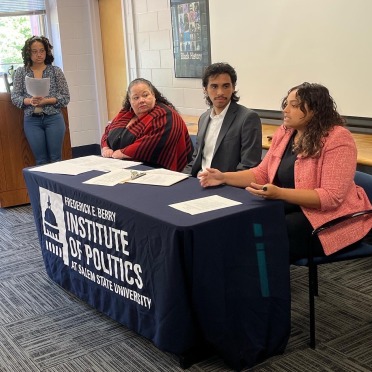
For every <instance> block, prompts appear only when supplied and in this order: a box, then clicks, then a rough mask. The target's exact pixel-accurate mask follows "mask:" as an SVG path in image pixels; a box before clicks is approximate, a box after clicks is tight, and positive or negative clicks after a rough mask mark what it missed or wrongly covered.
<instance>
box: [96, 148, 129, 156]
mask: <svg viewBox="0 0 372 372" xmlns="http://www.w3.org/2000/svg"><path fill="white" fill-rule="evenodd" d="M101 154H102V156H103V157H104V158H113V159H125V155H124V154H123V153H122V152H121V150H115V151H114V150H112V149H110V148H109V147H104V148H103V149H102V152H101Z"/></svg>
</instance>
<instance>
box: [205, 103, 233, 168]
mask: <svg viewBox="0 0 372 372" xmlns="http://www.w3.org/2000/svg"><path fill="white" fill-rule="evenodd" d="M230 103H231V101H230V102H229V104H228V105H227V106H226V107H225V108H224V109H223V111H222V112H221V113H220V114H219V115H215V113H214V109H212V111H211V114H210V118H211V120H210V121H209V123H208V128H207V131H206V133H205V138H204V148H203V157H202V164H201V165H202V170H204V169H205V168H210V166H211V163H212V159H213V154H214V149H215V147H216V142H217V138H218V134H219V133H220V130H221V126H222V122H223V119H225V115H226V112H227V110H228V109H229V106H230Z"/></svg>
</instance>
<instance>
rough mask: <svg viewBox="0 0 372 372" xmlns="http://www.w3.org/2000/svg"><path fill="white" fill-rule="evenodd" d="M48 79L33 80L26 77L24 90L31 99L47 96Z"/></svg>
mask: <svg viewBox="0 0 372 372" xmlns="http://www.w3.org/2000/svg"><path fill="white" fill-rule="evenodd" d="M49 89H50V78H42V79H35V78H30V77H28V76H26V90H27V93H28V94H30V95H31V96H32V97H46V96H47V95H49Z"/></svg>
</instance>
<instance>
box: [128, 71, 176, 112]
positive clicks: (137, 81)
mask: <svg viewBox="0 0 372 372" xmlns="http://www.w3.org/2000/svg"><path fill="white" fill-rule="evenodd" d="M141 83H142V84H146V85H147V86H148V87H149V89H150V91H151V92H152V93H153V95H154V96H155V100H156V102H157V103H163V104H164V105H167V106H168V107H171V108H172V109H173V110H175V111H177V109H176V108H175V107H174V105H173V103H171V102H169V101H168V100H167V99H166V98H165V97H164V96H163V95H162V94H161V93H160V92H159V90H158V89H156V88H155V87H154V85H153V84H152V83H151V82H150V81H149V80H146V79H144V78H137V79H134V80H133V81H131V82H130V84H129V85H128V89H127V94H126V95H125V98H124V101H123V108H124V110H127V111H129V110H130V109H131V104H130V90H131V89H132V87H133V86H134V85H136V84H141Z"/></svg>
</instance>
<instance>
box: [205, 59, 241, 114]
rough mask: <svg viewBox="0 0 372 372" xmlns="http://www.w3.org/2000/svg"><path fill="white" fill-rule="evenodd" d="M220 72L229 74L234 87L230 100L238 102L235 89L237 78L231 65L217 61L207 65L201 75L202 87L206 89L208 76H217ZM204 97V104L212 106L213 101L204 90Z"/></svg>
mask: <svg viewBox="0 0 372 372" xmlns="http://www.w3.org/2000/svg"><path fill="white" fill-rule="evenodd" d="M221 74H228V75H229V76H230V79H231V83H232V85H233V87H234V92H233V94H232V96H231V101H235V102H238V101H239V99H240V97H238V95H237V92H236V90H235V87H236V81H237V80H238V76H237V75H236V71H235V69H234V68H233V67H231V66H230V65H229V64H228V63H224V62H217V63H213V64H211V65H209V66H208V67H207V68H206V69H205V71H204V74H203V77H202V85H203V88H204V89H205V91H206V90H207V87H208V83H209V78H210V77H211V76H213V77H214V76H218V75H221ZM204 99H205V102H206V104H207V105H208V106H209V107H212V106H213V102H212V101H211V99H210V98H209V96H208V94H207V93H206V92H205V94H204Z"/></svg>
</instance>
